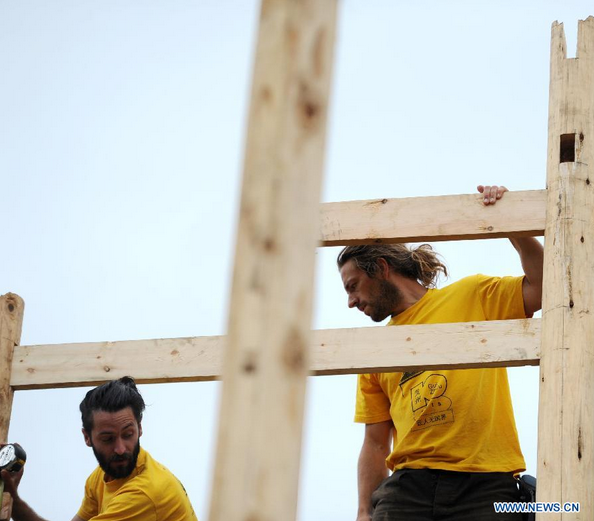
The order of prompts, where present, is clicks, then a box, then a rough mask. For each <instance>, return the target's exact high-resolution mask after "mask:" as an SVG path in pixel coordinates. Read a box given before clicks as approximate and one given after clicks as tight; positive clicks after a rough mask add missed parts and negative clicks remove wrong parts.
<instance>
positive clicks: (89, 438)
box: [81, 429, 93, 447]
mask: <svg viewBox="0 0 594 521" xmlns="http://www.w3.org/2000/svg"><path fill="white" fill-rule="evenodd" d="M81 430H82V433H83V436H84V437H85V443H86V445H87V447H92V446H93V444H92V442H91V434H90V433H88V432H87V431H86V430H85V429H81Z"/></svg>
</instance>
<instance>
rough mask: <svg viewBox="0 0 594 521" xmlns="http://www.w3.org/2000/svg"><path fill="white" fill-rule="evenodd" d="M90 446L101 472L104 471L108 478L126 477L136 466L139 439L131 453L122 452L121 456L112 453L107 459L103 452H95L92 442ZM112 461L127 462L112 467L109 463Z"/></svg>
mask: <svg viewBox="0 0 594 521" xmlns="http://www.w3.org/2000/svg"><path fill="white" fill-rule="evenodd" d="M91 448H92V449H93V454H95V457H96V458H97V462H98V463H99V466H100V467H101V469H102V470H103V472H105V474H107V475H108V476H109V477H110V478H113V479H121V478H127V477H128V476H129V475H130V474H132V472H133V471H134V469H135V468H136V462H137V460H138V454H139V452H140V439H139V440H138V441H137V442H136V446H135V447H134V451H133V452H132V454H130V453H129V452H127V453H125V454H122V455H121V456H118V455H117V454H114V455H113V456H112V457H111V458H109V459H107V458H105V457H104V456H103V454H100V453H99V452H97V451H96V450H95V446H94V445H93V444H91ZM114 461H128V464H127V465H125V466H123V467H120V466H117V467H114V466H112V465H111V464H112V463H113V462H114Z"/></svg>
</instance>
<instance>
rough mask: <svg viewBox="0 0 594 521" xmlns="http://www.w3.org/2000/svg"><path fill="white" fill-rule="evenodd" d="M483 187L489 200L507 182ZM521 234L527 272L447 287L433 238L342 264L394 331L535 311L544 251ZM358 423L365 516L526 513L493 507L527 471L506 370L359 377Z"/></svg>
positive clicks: (359, 303)
mask: <svg viewBox="0 0 594 521" xmlns="http://www.w3.org/2000/svg"><path fill="white" fill-rule="evenodd" d="M478 191H479V192H480V193H482V194H483V203H484V204H485V205H489V204H495V203H496V202H497V200H498V199H500V198H501V197H502V196H503V194H504V193H505V192H506V191H507V189H506V188H505V187H498V186H487V187H485V186H482V185H481V186H479V187H478ZM510 240H511V242H512V244H513V246H514V247H515V249H516V250H517V252H518V253H519V255H520V260H521V262H522V268H523V271H524V276H521V277H502V278H501V277H488V276H485V275H474V276H471V277H466V278H464V279H462V280H459V281H457V282H455V283H453V284H450V285H449V286H446V287H444V288H441V289H436V287H435V286H436V280H437V277H438V276H439V275H440V274H442V273H443V274H445V275H447V271H446V267H445V266H444V264H443V263H442V262H441V261H440V260H439V258H438V256H437V254H436V253H435V252H434V251H433V250H432V248H431V247H430V246H429V245H427V244H424V245H422V246H419V247H418V248H415V249H410V248H408V247H407V246H406V245H402V244H393V245H377V246H376V245H373V246H349V247H347V248H345V249H343V250H342V251H341V253H340V254H339V256H338V259H337V264H338V268H339V270H340V274H341V277H342V281H343V285H344V288H345V290H346V292H347V295H348V305H349V307H350V308H357V309H359V311H362V312H363V313H365V314H366V315H367V316H369V317H370V318H371V319H372V320H373V321H375V322H380V321H382V320H384V319H385V318H387V317H391V320H390V322H389V324H388V325H389V326H398V325H403V324H438V323H449V322H471V321H483V320H508V319H519V318H527V317H531V316H532V314H533V313H534V312H535V311H538V310H539V309H540V307H541V294H542V270H543V248H542V245H541V244H540V243H539V242H538V241H537V240H536V239H534V238H521V239H510ZM355 421H356V422H360V423H364V424H365V437H364V441H363V447H362V448H361V453H360V456H359V465H358V489H359V508H358V513H357V521H370V520H372V521H412V520H414V521H433V520H440V521H448V520H450V521H463V520H468V521H480V520H483V521H491V520H494V521H507V520H516V519H521V514H501V513H496V512H495V510H494V507H493V503H494V502H496V501H509V502H515V501H519V492H518V486H517V482H516V479H515V476H517V474H519V473H520V472H522V471H524V470H525V462H524V457H523V456H522V452H521V450H520V444H519V441H518V433H517V430H516V425H515V420H514V415H513V409H512V402H511V396H510V391H509V384H508V379H507V371H506V369H505V368H496V369H465V370H448V369H443V370H432V371H415V372H406V373H383V374H363V375H359V378H358V389H357V401H356V413H355ZM389 470H390V471H392V472H393V473H392V474H391V475H390V476H389V475H388V474H389Z"/></svg>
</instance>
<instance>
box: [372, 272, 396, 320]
mask: <svg viewBox="0 0 594 521" xmlns="http://www.w3.org/2000/svg"><path fill="white" fill-rule="evenodd" d="M401 302H402V292H401V291H400V290H399V289H398V288H397V287H396V286H395V285H394V284H392V283H391V282H390V281H387V280H378V294H377V297H376V298H375V299H374V300H373V301H370V302H369V304H370V307H371V312H370V314H369V316H370V317H371V320H373V321H374V322H381V321H382V320H384V319H385V318H386V317H388V316H389V315H391V314H392V313H394V311H395V310H396V309H397V308H398V305H399V304H400V303H401Z"/></svg>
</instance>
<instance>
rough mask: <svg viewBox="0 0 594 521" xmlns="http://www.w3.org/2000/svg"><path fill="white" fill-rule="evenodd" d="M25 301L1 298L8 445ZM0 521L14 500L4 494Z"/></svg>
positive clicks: (0, 425)
mask: <svg viewBox="0 0 594 521" xmlns="http://www.w3.org/2000/svg"><path fill="white" fill-rule="evenodd" d="M24 309H25V304H24V302H23V299H21V297H19V296H18V295H15V294H13V293H7V294H6V295H2V296H1V297H0V442H1V443H6V442H7V438H8V427H9V425H10V414H11V410H12V397H13V394H14V392H13V389H12V387H11V385H10V377H11V373H12V358H13V353H14V347H15V346H16V345H18V344H19V343H20V341H21V330H22V327H23V311H24ZM1 499H2V503H1V505H2V506H1V508H0V521H4V520H8V519H10V514H11V511H12V498H11V497H10V495H9V494H8V493H3V494H2V497H1Z"/></svg>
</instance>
